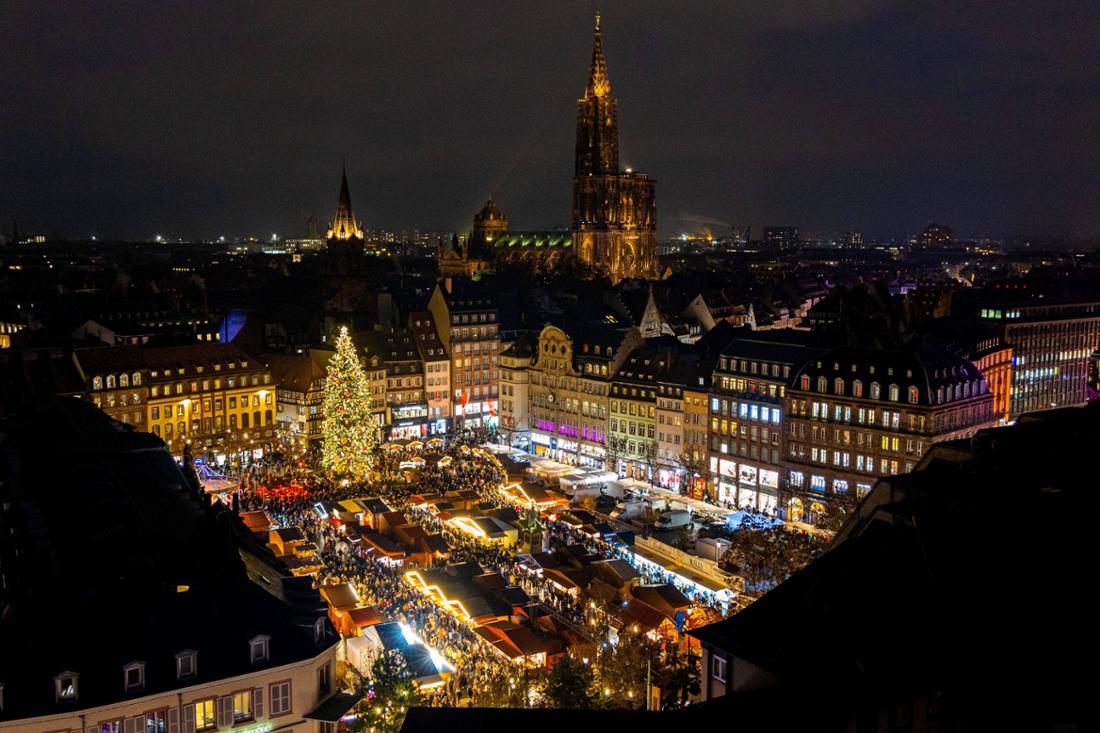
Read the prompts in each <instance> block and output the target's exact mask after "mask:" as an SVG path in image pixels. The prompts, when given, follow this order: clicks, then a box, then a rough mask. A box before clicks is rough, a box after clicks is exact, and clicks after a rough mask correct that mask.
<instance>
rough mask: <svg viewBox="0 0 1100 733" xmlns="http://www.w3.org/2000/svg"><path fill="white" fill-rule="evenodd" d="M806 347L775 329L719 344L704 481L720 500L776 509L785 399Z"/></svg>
mask: <svg viewBox="0 0 1100 733" xmlns="http://www.w3.org/2000/svg"><path fill="white" fill-rule="evenodd" d="M809 353H810V350H809V349H808V348H807V347H806V346H804V345H803V344H802V343H801V342H800V340H799V338H798V334H795V333H788V334H782V333H780V332H776V335H774V336H771V337H769V338H767V339H764V338H763V337H760V338H757V337H752V336H747V337H742V338H738V339H735V340H734V341H733V342H731V343H730V344H729V345H728V346H727V347H726V348H725V349H723V351H722V354H721V356H720V357H719V359H718V363H717V364H716V365H715V370H714V378H713V381H712V383H711V393H710V395H709V410H710V415H709V417H710V436H709V438H710V452H709V455H708V459H709V460H708V464H709V465H708V469H709V485H710V493H711V496H712V497H713V499H714V500H715V501H716V502H718V503H719V504H722V505H725V506H730V507H749V508H753V509H758V510H761V511H765V512H771V513H774V512H777V511H778V509H779V506H780V489H781V487H782V483H783V426H784V420H785V417H786V415H785V413H786V410H785V399H786V396H787V389H788V387H789V385H790V384H791V381H792V379H793V375H794V374H795V372H796V371H797V370H798V368H799V367H800V366H801V365H802V363H803V362H804V361H805V359H806V358H808V356H809Z"/></svg>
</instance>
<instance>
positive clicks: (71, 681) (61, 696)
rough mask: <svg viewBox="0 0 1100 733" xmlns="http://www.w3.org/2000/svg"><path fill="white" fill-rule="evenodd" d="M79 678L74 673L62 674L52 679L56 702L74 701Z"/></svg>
mask: <svg viewBox="0 0 1100 733" xmlns="http://www.w3.org/2000/svg"><path fill="white" fill-rule="evenodd" d="M79 677H80V675H79V674H77V673H76V672H62V673H61V674H59V675H57V676H56V677H54V678H53V686H54V698H55V699H56V700H57V702H68V701H70V700H75V699H76V696H77V687H76V684H77V679H78V678H79Z"/></svg>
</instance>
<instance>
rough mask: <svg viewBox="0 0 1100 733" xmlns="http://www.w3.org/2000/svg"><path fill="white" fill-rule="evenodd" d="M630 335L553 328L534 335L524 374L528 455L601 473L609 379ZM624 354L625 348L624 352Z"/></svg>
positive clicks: (605, 443)
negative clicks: (572, 332) (526, 377)
mask: <svg viewBox="0 0 1100 733" xmlns="http://www.w3.org/2000/svg"><path fill="white" fill-rule="evenodd" d="M624 341H625V342H627V343H629V341H630V334H629V333H628V334H626V336H625V339H624V334H623V333H621V332H615V331H609V332H600V331H591V332H586V331H580V330H578V331H577V333H576V334H575V335H573V336H571V335H569V334H567V333H566V332H565V331H563V330H562V329H560V328H558V327H557V326H546V327H545V328H543V330H542V331H541V332H540V333H539V338H538V349H537V352H536V354H535V355H534V356H533V357H532V363H531V367H530V370H529V384H528V394H529V401H528V405H529V408H528V412H529V423H530V431H531V443H532V445H533V447H532V450H533V452H534V453H535V454H536V455H540V456H546V457H549V458H553V459H554V460H557V461H562V462H563V463H569V464H572V465H579V466H587V467H591V468H603V467H604V465H605V463H606V461H607V444H608V442H607V441H608V439H609V436H610V432H609V431H608V415H609V412H608V396H609V393H610V385H611V375H612V374H613V373H614V369H615V368H616V366H617V365H618V364H619V363H621V359H622V355H623V354H622V350H623V348H624ZM626 348H629V347H628V346H626Z"/></svg>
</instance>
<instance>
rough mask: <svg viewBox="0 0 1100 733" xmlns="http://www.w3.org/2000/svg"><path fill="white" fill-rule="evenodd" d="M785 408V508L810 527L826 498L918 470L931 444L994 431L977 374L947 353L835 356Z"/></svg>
mask: <svg viewBox="0 0 1100 733" xmlns="http://www.w3.org/2000/svg"><path fill="white" fill-rule="evenodd" d="M786 408H787V422H786V429H785V432H786V436H787V446H786V447H787V451H786V460H785V465H786V478H787V484H786V491H785V494H784V496H783V503H782V507H783V509H784V511H785V514H786V518H787V519H788V520H791V521H810V522H811V523H813V522H815V521H817V520H818V519H819V518H820V517H821V515H822V514H823V513H824V511H825V504H826V503H827V502H829V501H830V500H833V499H837V498H838V497H841V495H844V497H849V496H852V495H853V494H852V492H854V496H855V497H861V496H863V495H864V494H866V493H867V492H869V491H870V490H871V487H872V486H873V485H874V483H875V480H876V479H878V478H879V477H881V476H894V475H897V474H899V473H908V472H909V471H912V470H913V467H914V466H915V465H916V464H917V462H918V461H920V459H921V457H922V456H923V455H924V454H925V453H926V452H927V450H928V448H929V447H930V446H931V445H932V444H933V443H936V442H939V441H943V440H952V439H956V438H965V437H969V436H971V435H973V434H974V433H975V432H976V431H978V430H980V429H982V428H986V427H991V426H993V425H996V424H997V418H996V416H995V415H994V412H993V395H992V394H991V393H990V391H989V384H988V383H987V382H986V380H985V378H984V377H983V376H982V373H981V371H980V370H979V369H978V368H977V367H976V366H974V365H973V364H972V363H970V362H968V361H966V360H964V359H962V358H959V357H957V356H954V355H952V354H949V353H947V352H946V351H942V352H919V353H918V352H891V351H874V350H870V349H856V348H849V347H843V348H838V349H832V350H830V351H827V352H824V353H822V354H819V355H817V356H815V357H813V358H811V359H810V360H809V361H808V362H807V363H806V364H805V365H804V366H802V367H801V368H800V369H799V370H798V371H797V373H796V374H795V378H794V384H793V385H792V387H791V388H790V389H789V390H788V392H787V399H786ZM842 498H843V497H842Z"/></svg>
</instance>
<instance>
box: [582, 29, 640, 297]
mask: <svg viewBox="0 0 1100 733" xmlns="http://www.w3.org/2000/svg"><path fill="white" fill-rule="evenodd" d="M655 188H656V181H654V180H652V179H650V178H649V177H648V176H647V175H645V174H644V173H637V172H634V171H629V170H628V171H625V172H624V171H620V170H619V103H618V100H616V99H615V97H613V96H612V95H611V80H610V78H609V77H608V75H607V60H606V59H605V58H604V55H603V38H602V34H601V31H600V16H599V15H598V14H597V15H596V29H595V39H594V41H593V44H592V66H591V69H590V70H589V75H588V84H587V86H585V89H584V96H583V97H581V98H580V99H578V100H577V144H576V152H575V166H574V171H573V251H574V252H575V255H576V257H578V258H579V259H580V261H581V262H582V263H584V264H586V265H589V266H591V267H594V268H595V269H597V270H598V271H600V272H601V273H603V274H605V275H607V276H608V277H610V278H611V281H612V282H613V283H617V282H619V281H620V280H624V279H628V278H646V279H654V278H656V277H657V203H656V198H655Z"/></svg>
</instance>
